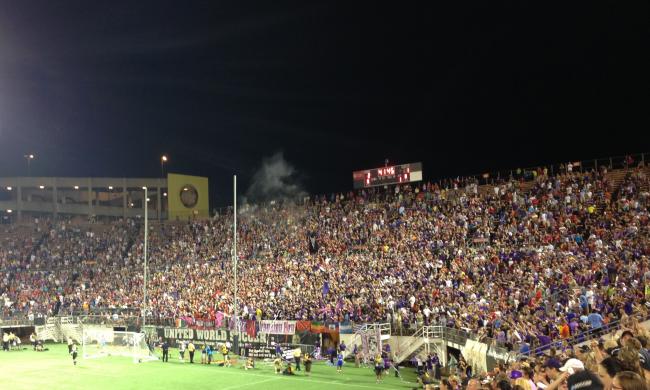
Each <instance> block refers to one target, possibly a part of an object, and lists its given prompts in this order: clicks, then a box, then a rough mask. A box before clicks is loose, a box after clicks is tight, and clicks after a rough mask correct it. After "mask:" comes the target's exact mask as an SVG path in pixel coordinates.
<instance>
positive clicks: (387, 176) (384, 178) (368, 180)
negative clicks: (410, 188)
mask: <svg viewBox="0 0 650 390" xmlns="http://www.w3.org/2000/svg"><path fill="white" fill-rule="evenodd" d="M421 180H422V163H421V162H418V163H411V164H402V165H390V166H385V167H382V168H374V169H366V170H364V171H354V172H352V184H353V186H354V189H358V188H367V187H376V186H385V185H391V184H401V183H411V182H414V181H421Z"/></svg>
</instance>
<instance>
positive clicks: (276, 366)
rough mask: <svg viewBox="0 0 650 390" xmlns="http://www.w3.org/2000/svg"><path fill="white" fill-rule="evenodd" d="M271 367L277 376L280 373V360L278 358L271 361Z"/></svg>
mask: <svg viewBox="0 0 650 390" xmlns="http://www.w3.org/2000/svg"><path fill="white" fill-rule="evenodd" d="M273 366H274V367H275V373H276V374H279V373H281V372H282V359H281V358H280V357H279V356H278V357H276V358H275V360H274V361H273Z"/></svg>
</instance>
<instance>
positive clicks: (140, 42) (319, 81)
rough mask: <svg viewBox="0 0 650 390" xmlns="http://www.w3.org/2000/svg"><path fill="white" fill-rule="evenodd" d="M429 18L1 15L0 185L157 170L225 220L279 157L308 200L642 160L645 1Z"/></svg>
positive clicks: (285, 7)
mask: <svg viewBox="0 0 650 390" xmlns="http://www.w3.org/2000/svg"><path fill="white" fill-rule="evenodd" d="M437 3H443V2H436V1H421V2H420V1H401V2H375V1H367V2H361V1H359V2H357V1H343V2H333V1H324V2H308V1H295V2H281V1H259V2H246V1H230V2H220V1H207V2H192V1H182V2H179V1H174V2H165V1H143V0H138V1H125V2H121V1H101V2H100V1H90V2H89V1H38V2H35V1H8V0H3V1H2V2H1V7H0V176H20V175H25V173H26V163H25V159H24V158H23V155H24V154H25V153H27V152H33V153H35V154H36V155H37V159H36V160H35V161H34V163H33V166H32V174H33V175H44V176H127V177H138V176H157V175H159V174H160V165H159V161H160V160H159V158H160V155H161V154H162V153H167V154H168V155H169V156H170V159H171V161H170V164H169V167H168V169H169V171H172V172H181V173H188V174H196V175H205V176H209V178H210V181H211V191H212V196H211V197H212V198H213V206H220V205H225V204H227V203H229V196H230V194H231V188H230V183H231V180H232V179H231V175H232V174H233V173H236V174H238V175H239V177H240V183H241V184H240V185H241V186H242V187H243V188H245V187H246V186H248V185H249V184H250V180H251V178H252V176H253V174H254V173H255V171H256V170H257V168H259V166H260V164H261V161H262V159H263V158H264V157H268V156H271V155H273V154H274V153H276V152H280V151H281V152H283V154H284V158H285V159H286V160H287V162H288V163H289V164H291V165H292V166H293V167H295V169H296V172H297V174H296V175H295V176H296V178H297V179H299V181H300V182H301V183H302V185H303V186H304V188H306V189H307V190H308V191H310V192H312V193H326V192H332V191H340V190H347V189H349V188H351V186H352V183H351V181H352V180H351V171H352V170H355V169H363V168H371V167H375V166H381V165H383V161H384V159H385V158H389V159H390V161H391V162H395V163H406V162H415V161H422V162H423V163H424V172H425V177H426V178H439V177H447V176H455V175H462V174H474V173H480V172H483V171H486V170H490V169H506V168H513V167H517V166H531V165H537V164H542V163H549V162H556V161H564V160H568V159H584V158H594V157H603V156H609V155H617V154H624V153H632V152H649V151H650V142H649V141H650V136H649V134H648V133H649V132H650V114H649V112H650V110H649V109H648V108H649V107H650V105H649V103H650V99H649V91H650V88H649V87H650V82H649V80H650V78H649V76H648V73H649V69H650V61H649V54H648V53H649V49H650V45H649V43H650V39H649V36H650V35H649V31H650V28H649V26H650V22H649V21H650V19H649V18H648V15H650V9H649V8H648V2H647V1H643V2H641V1H639V2H634V1H631V2H628V1H609V2H585V3H584V4H583V5H579V6H578V5H575V6H574V5H571V6H570V7H573V8H567V4H570V2H561V3H558V4H550V3H547V2H508V3H507V5H504V4H500V3H495V2H491V1H477V2H475V3H474V4H471V3H465V4H463V5H462V6H460V5H458V6H457V7H455V8H438V7H439V6H438V5H437ZM444 3H447V2H444ZM453 3H457V2H453ZM520 3H521V4H520ZM529 3H534V4H529ZM446 7H449V6H446Z"/></svg>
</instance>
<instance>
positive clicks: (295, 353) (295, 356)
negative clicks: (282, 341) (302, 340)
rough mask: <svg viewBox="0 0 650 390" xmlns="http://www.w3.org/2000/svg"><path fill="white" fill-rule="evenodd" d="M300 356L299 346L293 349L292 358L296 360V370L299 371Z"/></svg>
mask: <svg viewBox="0 0 650 390" xmlns="http://www.w3.org/2000/svg"><path fill="white" fill-rule="evenodd" d="M300 356H302V351H301V350H300V347H298V348H296V349H294V350H293V360H294V361H295V362H296V371H300Z"/></svg>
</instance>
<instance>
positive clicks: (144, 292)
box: [142, 187, 149, 332]
mask: <svg viewBox="0 0 650 390" xmlns="http://www.w3.org/2000/svg"><path fill="white" fill-rule="evenodd" d="M142 189H143V190H144V199H143V200H142V203H143V204H144V274H143V283H142V295H143V299H142V331H143V332H144V327H145V325H146V324H147V239H148V238H149V214H148V210H149V204H148V203H147V187H142Z"/></svg>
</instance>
